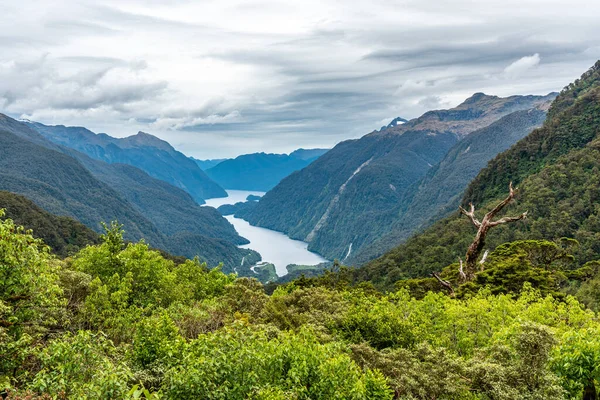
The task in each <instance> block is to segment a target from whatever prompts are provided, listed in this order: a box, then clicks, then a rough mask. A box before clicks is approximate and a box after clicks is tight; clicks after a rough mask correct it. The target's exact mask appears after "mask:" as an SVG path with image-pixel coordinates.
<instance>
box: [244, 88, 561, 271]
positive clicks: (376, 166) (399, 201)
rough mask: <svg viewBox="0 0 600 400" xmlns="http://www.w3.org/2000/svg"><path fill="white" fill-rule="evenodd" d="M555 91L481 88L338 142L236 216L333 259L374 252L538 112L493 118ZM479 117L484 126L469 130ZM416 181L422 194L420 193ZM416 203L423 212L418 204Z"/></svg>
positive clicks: (418, 220)
mask: <svg viewBox="0 0 600 400" xmlns="http://www.w3.org/2000/svg"><path fill="white" fill-rule="evenodd" d="M554 97H555V94H549V95H548V96H512V97H508V98H499V97H496V96H487V95H484V94H482V93H477V94H475V95H473V96H472V97H471V98H469V99H467V100H466V101H465V102H464V103H463V104H461V105H459V106H458V107H456V108H453V109H449V110H440V111H431V112H428V113H425V114H424V115H423V116H421V117H419V118H417V119H414V120H411V121H409V122H407V123H405V124H401V125H397V126H395V127H393V128H388V129H385V130H383V131H382V132H373V133H371V134H368V135H366V136H363V137H362V138H360V139H358V140H351V141H346V142H342V143H340V144H338V145H337V146H335V147H334V148H333V149H332V150H330V151H329V152H327V153H326V154H324V155H323V156H321V157H319V158H318V159H317V160H316V161H314V162H313V163H312V164H310V165H309V166H308V167H306V168H304V169H303V170H301V171H298V172H296V173H294V174H292V175H290V176H288V177H287V178H285V179H283V180H282V181H281V183H279V184H278V185H277V186H276V187H275V188H273V189H272V190H271V191H269V192H268V193H267V194H265V196H264V197H263V198H262V199H261V201H259V202H258V204H257V205H256V207H254V208H253V209H250V210H248V211H247V212H246V211H244V212H241V213H240V214H239V215H238V216H239V217H241V218H244V219H246V220H247V221H248V222H250V223H251V224H252V225H257V226H262V227H266V228H270V229H274V230H276V231H280V232H285V233H286V234H288V235H289V236H290V237H292V238H293V239H300V240H304V241H307V242H308V243H309V247H308V249H309V250H311V251H315V252H317V253H319V254H321V255H323V256H324V257H325V258H327V259H329V260H334V259H340V260H341V259H346V260H347V261H348V262H351V263H355V262H364V261H368V260H372V259H373V258H375V257H377V256H379V255H381V254H383V253H384V252H385V251H387V250H389V249H390V248H392V247H393V246H395V245H397V244H398V243H400V242H401V241H402V240H404V239H406V238H407V237H408V236H409V235H410V234H411V233H412V232H414V231H415V230H416V229H418V228H419V227H422V226H426V225H427V224H428V223H429V218H432V217H435V216H436V214H438V212H441V211H443V210H442V208H443V207H445V206H448V205H453V204H455V203H458V198H459V196H460V194H461V193H462V192H463V190H464V189H465V187H466V186H467V184H468V182H469V181H470V180H471V179H472V178H473V177H474V176H475V175H476V174H477V171H478V170H479V169H480V168H481V167H483V166H485V163H487V161H488V160H489V159H491V158H492V157H494V156H495V155H496V154H497V153H498V152H500V151H502V150H504V149H506V148H508V147H509V146H510V145H512V144H514V143H515V142H516V141H517V140H518V139H520V138H522V137H523V136H525V135H526V134H527V133H529V132H530V130H531V128H533V127H534V126H536V125H538V124H539V123H540V119H543V113H542V112H541V111H537V112H532V114H527V113H525V114H517V115H514V116H513V117H512V118H507V119H505V120H503V121H502V122H501V123H500V122H499V125H494V126H493V127H492V126H491V124H493V123H494V122H496V121H498V120H500V119H501V118H502V117H505V116H507V115H509V114H512V113H514V112H517V111H522V110H532V109H535V108H536V107H538V106H541V105H543V104H547V103H548V102H549V101H551V100H552V99H553V98H554ZM485 127H490V129H489V130H486V131H483V132H481V133H480V134H477V133H475V132H476V131H478V130H480V129H482V128H485ZM472 133H473V134H474V135H475V136H474V137H473V138H472V139H471V138H469V136H468V135H469V134H472ZM460 139H464V140H466V141H467V142H465V143H468V142H470V141H471V140H472V141H473V142H471V143H470V144H472V146H471V149H470V150H469V151H471V150H473V153H474V156H472V155H470V154H469V153H468V152H467V153H466V155H465V156H464V157H462V153H463V152H464V151H466V150H467V148H468V144H467V147H464V148H463V147H461V145H457V143H459V140H460ZM455 145H457V147H455V148H454V149H453V147H454V146H455ZM451 149H453V150H451ZM449 151H450V153H449ZM447 155H448V156H449V158H447V159H445V157H446V156H447ZM453 155H454V156H453ZM463 159H464V160H465V163H463V162H462V161H463ZM442 161H443V162H444V163H445V164H444V165H441V166H440V167H439V168H438V169H437V172H438V173H439V174H440V175H439V177H440V178H439V180H435V179H434V180H431V179H432V178H431V177H427V174H428V173H429V172H430V171H432V167H433V166H435V165H436V164H438V163H440V162H442ZM465 164H466V165H467V168H466V169H465ZM471 164H472V166H471ZM422 179H425V181H424V182H422ZM440 180H442V181H444V185H440V184H439V181H440ZM421 183H423V187H422V190H423V196H422V197H420V196H417V193H416V192H417V191H418V190H419V189H420V188H421ZM506 186H508V182H507V184H506ZM413 197H414V198H415V202H414V203H413V204H411V200H412V199H413ZM423 198H425V199H423ZM425 205H431V207H430V208H428V207H427V206H425ZM409 206H410V207H411V211H410V212H407V210H408V208H409ZM420 211H424V212H426V214H425V215H423V216H420V215H419V214H417V215H415V214H414V213H418V212H420ZM430 214H431V215H430ZM390 232H393V234H391V235H389V236H388V234H389V233H390ZM376 241H378V243H377V244H376V245H374V246H375V247H373V248H370V249H368V250H367V247H368V246H370V245H371V244H373V243H374V242H376ZM350 249H351V251H350ZM363 249H364V251H365V252H363ZM349 253H350V254H349Z"/></svg>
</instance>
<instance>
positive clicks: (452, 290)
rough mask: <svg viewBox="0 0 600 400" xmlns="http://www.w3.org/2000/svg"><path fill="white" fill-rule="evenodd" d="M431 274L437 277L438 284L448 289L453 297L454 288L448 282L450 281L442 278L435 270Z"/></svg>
mask: <svg viewBox="0 0 600 400" xmlns="http://www.w3.org/2000/svg"><path fill="white" fill-rule="evenodd" d="M431 276H433V277H434V278H435V279H437V280H438V282H439V283H440V285H442V286H443V287H445V288H446V289H448V290H449V291H450V296H452V297H454V288H452V285H451V284H450V282H448V281H445V280H443V279H442V278H441V277H440V275H439V274H438V273H437V272H432V273H431Z"/></svg>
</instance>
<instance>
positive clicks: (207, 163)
mask: <svg viewBox="0 0 600 400" xmlns="http://www.w3.org/2000/svg"><path fill="white" fill-rule="evenodd" d="M190 158H191V159H192V160H194V162H195V163H196V164H198V166H199V167H200V169H201V170H202V171H206V170H207V169H209V168H212V167H214V166H215V165H217V164H219V163H222V162H223V161H225V160H230V159H229V158H215V159H214V160H198V159H197V158H194V157H190Z"/></svg>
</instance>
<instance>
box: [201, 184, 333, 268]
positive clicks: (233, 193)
mask: <svg viewBox="0 0 600 400" xmlns="http://www.w3.org/2000/svg"><path fill="white" fill-rule="evenodd" d="M227 194H228V197H223V198H216V199H207V200H206V204H205V205H206V206H210V207H215V208H218V207H219V206H221V205H224V204H235V203H238V202H245V201H246V198H247V197H248V196H251V195H254V196H261V197H262V196H263V195H264V194H265V193H264V192H253V191H243V190H227ZM225 218H226V219H227V220H228V221H229V222H230V223H231V224H232V225H233V226H234V227H235V230H236V231H237V232H238V234H239V235H240V236H242V237H244V238H246V239H248V240H249V242H250V243H248V244H244V245H241V246H240V247H241V248H245V249H252V250H255V251H257V252H258V253H259V254H260V255H261V256H262V261H261V263H268V264H272V265H274V266H275V270H276V273H277V276H278V277H283V276H284V275H287V274H288V270H287V268H286V267H287V266H288V265H292V264H294V265H302V266H313V265H317V264H321V263H327V262H328V260H326V259H324V258H323V257H321V256H319V255H317V254H315V253H312V252H310V251H308V250H307V247H308V244H307V243H305V242H302V241H300V240H293V239H290V238H289V237H288V236H286V235H285V234H283V233H281V232H277V231H273V230H270V229H266V228H261V227H257V226H252V225H250V224H249V223H248V222H246V221H244V220H243V219H241V218H236V217H235V216H233V215H228V216H226V217H225Z"/></svg>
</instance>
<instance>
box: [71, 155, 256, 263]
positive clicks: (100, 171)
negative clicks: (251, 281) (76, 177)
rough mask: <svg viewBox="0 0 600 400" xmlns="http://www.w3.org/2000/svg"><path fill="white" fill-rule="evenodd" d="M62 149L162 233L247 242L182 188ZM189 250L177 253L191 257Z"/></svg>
mask: <svg viewBox="0 0 600 400" xmlns="http://www.w3.org/2000/svg"><path fill="white" fill-rule="evenodd" d="M65 151H66V152H67V153H68V154H69V155H71V156H73V157H74V158H76V159H77V160H79V161H80V162H81V163H82V164H83V165H84V166H85V167H86V168H87V169H88V170H89V171H90V172H91V173H92V174H93V175H94V176H95V177H96V178H98V179H99V180H101V181H102V182H104V183H106V184H108V185H109V186H110V187H112V188H113V189H115V190H116V191H117V192H119V193H120V194H121V195H122V196H123V197H124V198H125V199H126V200H127V201H128V202H129V203H130V204H132V205H133V206H134V207H135V208H136V209H137V210H138V211H140V212H141V213H142V214H143V215H144V216H145V217H146V218H148V219H149V220H150V221H151V222H152V223H153V224H154V225H155V226H156V227H157V228H158V229H159V231H160V232H161V233H163V234H164V235H167V236H170V235H174V234H176V233H180V232H187V233H192V234H201V235H203V236H208V237H212V238H217V239H224V240H226V241H229V242H231V243H233V244H246V243H248V241H247V240H245V239H243V238H241V237H240V236H239V235H238V234H237V233H236V231H235V229H234V228H233V226H232V225H231V224H230V223H229V222H228V221H227V220H226V219H225V218H222V217H221V215H220V214H219V213H218V212H217V211H216V210H215V209H214V208H212V207H201V206H199V205H198V204H197V203H196V202H195V201H194V200H193V199H192V198H191V196H190V195H189V194H188V193H187V192H185V191H183V190H182V189H179V188H177V187H174V186H172V185H170V184H168V183H166V182H164V181H161V180H158V179H155V178H152V177H151V176H149V175H148V174H146V173H145V172H144V171H142V170H140V169H138V168H136V167H133V166H130V165H127V164H119V163H115V164H107V163H105V162H103V161H98V160H94V159H91V158H90V157H88V156H86V155H85V154H82V153H79V152H77V151H74V150H70V149H65ZM180 248H181V247H180ZM190 250H191V249H187V251H185V252H184V253H178V254H182V255H186V254H187V255H188V257H192V256H190V255H189V254H191V253H190Z"/></svg>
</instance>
